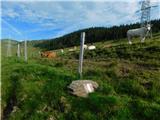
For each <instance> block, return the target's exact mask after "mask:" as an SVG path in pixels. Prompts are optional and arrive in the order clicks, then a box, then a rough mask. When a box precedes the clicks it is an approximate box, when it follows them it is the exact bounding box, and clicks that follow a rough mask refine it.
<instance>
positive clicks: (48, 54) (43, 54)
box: [41, 51, 57, 58]
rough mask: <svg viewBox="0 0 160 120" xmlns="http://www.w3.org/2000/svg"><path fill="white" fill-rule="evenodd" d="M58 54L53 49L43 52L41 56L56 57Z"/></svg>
mask: <svg viewBox="0 0 160 120" xmlns="http://www.w3.org/2000/svg"><path fill="white" fill-rule="evenodd" d="M56 56H57V54H56V53H55V52H52V51H45V52H41V57H47V58H56Z"/></svg>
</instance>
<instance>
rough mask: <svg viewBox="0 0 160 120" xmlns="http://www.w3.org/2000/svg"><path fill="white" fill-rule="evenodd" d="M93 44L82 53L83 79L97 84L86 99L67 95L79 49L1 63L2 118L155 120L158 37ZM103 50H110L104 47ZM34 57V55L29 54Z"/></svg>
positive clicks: (159, 82)
mask: <svg viewBox="0 0 160 120" xmlns="http://www.w3.org/2000/svg"><path fill="white" fill-rule="evenodd" d="M133 42H134V44H133V45H128V43H127V40H126V39H122V40H119V41H114V40H113V41H106V42H99V43H94V44H95V45H96V46H97V49H96V50H93V51H85V53H84V56H85V59H84V67H83V78H84V79H89V80H94V81H96V82H97V83H98V84H99V88H98V90H97V91H96V92H95V93H93V94H90V95H89V97H88V98H79V97H75V96H72V95H70V94H69V93H68V90H67V85H69V84H70V83H71V81H73V80H77V79H79V76H78V74H77V66H78V55H79V50H77V51H75V52H68V49H64V51H65V52H64V54H59V57H58V58H56V59H53V60H52V59H50V60H49V59H45V58H40V57H39V56H36V57H35V56H32V54H38V53H37V51H33V50H32V51H31V52H29V56H30V57H29V61H28V63H25V62H23V59H17V58H16V57H11V58H6V57H3V58H2V116H3V118H4V119H7V118H8V119H10V120H15V119H16V120H32V119H33V120H159V118H160V92H159V91H160V61H159V60H160V34H155V35H154V38H153V39H152V40H150V39H147V40H146V42H145V43H143V44H141V43H139V40H135V39H134V41H133ZM108 45H109V46H110V47H108ZM34 52H35V53H34Z"/></svg>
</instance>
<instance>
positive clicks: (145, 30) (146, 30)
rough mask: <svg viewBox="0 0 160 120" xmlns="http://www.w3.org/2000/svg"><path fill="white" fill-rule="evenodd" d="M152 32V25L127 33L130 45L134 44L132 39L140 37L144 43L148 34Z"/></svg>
mask: <svg viewBox="0 0 160 120" xmlns="http://www.w3.org/2000/svg"><path fill="white" fill-rule="evenodd" d="M150 30H151V25H150V24H148V25H147V26H145V27H141V28H138V29H131V30H128V31H127V37H128V41H129V44H132V41H131V38H132V37H134V36H140V38H141V42H144V40H145V38H146V36H147V34H148V33H149V31H150Z"/></svg>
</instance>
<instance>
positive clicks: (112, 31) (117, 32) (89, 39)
mask: <svg viewBox="0 0 160 120" xmlns="http://www.w3.org/2000/svg"><path fill="white" fill-rule="evenodd" d="M151 24H153V28H152V31H153V33H157V32H160V19H159V20H153V21H151ZM139 27H140V24H139V23H135V24H130V25H120V26H113V27H110V28H106V27H93V28H88V29H82V30H78V31H75V32H72V33H69V34H67V35H64V36H62V37H59V38H55V39H48V40H40V41H36V42H35V41H31V42H32V43H33V44H34V46H35V47H39V48H42V49H46V50H53V49H60V48H66V47H72V46H77V45H79V44H80V34H81V32H85V33H86V41H85V43H94V42H100V41H107V40H119V39H123V38H126V32H127V30H129V29H133V28H139Z"/></svg>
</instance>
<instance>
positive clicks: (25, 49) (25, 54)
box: [24, 40, 27, 62]
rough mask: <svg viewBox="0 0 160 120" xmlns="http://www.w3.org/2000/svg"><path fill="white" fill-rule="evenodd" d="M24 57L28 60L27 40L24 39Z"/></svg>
mask: <svg viewBox="0 0 160 120" xmlns="http://www.w3.org/2000/svg"><path fill="white" fill-rule="evenodd" d="M24 59H25V61H26V62H27V40H25V41H24Z"/></svg>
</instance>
